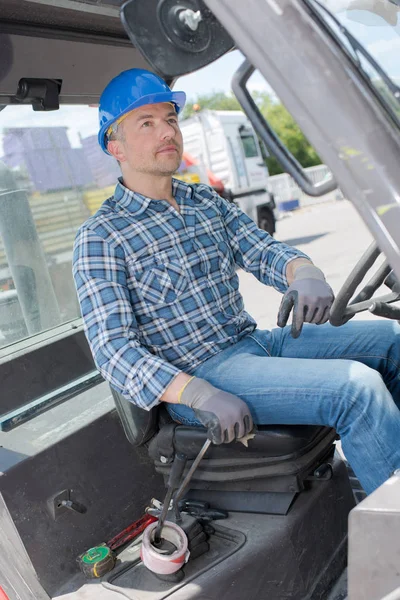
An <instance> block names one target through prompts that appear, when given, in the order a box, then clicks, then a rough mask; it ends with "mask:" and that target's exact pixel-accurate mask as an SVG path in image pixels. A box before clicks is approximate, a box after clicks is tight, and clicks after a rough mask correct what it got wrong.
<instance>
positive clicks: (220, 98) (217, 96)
mask: <svg viewBox="0 0 400 600" xmlns="http://www.w3.org/2000/svg"><path fill="white" fill-rule="evenodd" d="M196 104H198V105H199V106H200V109H201V110H202V109H204V108H208V109H210V110H242V108H241V106H240V104H239V102H238V101H237V100H236V98H235V96H234V95H233V94H225V93H224V92H212V93H211V94H200V95H199V96H197V98H196V100H188V102H186V106H185V108H184V109H183V114H182V117H183V119H187V118H188V117H191V116H192V115H193V114H194V113H195V112H196V111H195V110H194V108H193V106H194V105H196Z"/></svg>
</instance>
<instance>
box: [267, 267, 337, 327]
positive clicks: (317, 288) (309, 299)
mask: <svg viewBox="0 0 400 600" xmlns="http://www.w3.org/2000/svg"><path fill="white" fill-rule="evenodd" d="M333 300H334V294H333V291H332V289H331V287H330V286H329V285H328V284H327V283H326V281H325V277H324V274H323V273H322V271H321V270H320V269H318V268H317V267H314V265H311V264H310V265H305V266H301V267H299V268H298V269H296V271H295V274H294V281H293V283H292V284H291V285H290V286H289V288H288V289H287V291H286V292H285V294H284V296H283V298H282V302H281V305H280V307H279V313H278V326H279V327H285V325H286V324H287V321H288V318H289V315H290V312H291V310H292V309H293V316H292V332H291V333H292V337H294V338H297V337H299V335H300V333H301V330H302V328H303V323H315V324H317V325H321V324H322V323H326V322H327V321H328V319H329V310H330V307H331V306H332V302H333Z"/></svg>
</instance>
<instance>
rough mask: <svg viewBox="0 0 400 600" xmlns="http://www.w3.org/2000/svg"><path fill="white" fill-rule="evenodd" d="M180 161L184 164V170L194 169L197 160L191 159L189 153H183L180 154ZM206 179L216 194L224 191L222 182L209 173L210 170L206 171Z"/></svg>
mask: <svg viewBox="0 0 400 600" xmlns="http://www.w3.org/2000/svg"><path fill="white" fill-rule="evenodd" d="M182 161H183V162H184V163H185V167H186V168H187V167H193V166H194V167H195V166H196V165H198V162H197V160H196V159H195V158H193V156H192V155H191V154H189V152H184V153H183V154H182ZM207 177H208V180H209V182H210V185H211V186H212V187H213V188H214V189H215V191H216V192H218V194H221V193H222V192H223V191H224V189H225V187H224V184H223V183H222V181H221V180H220V179H219V178H218V177H217V176H216V175H214V173H213V172H212V171H210V169H207Z"/></svg>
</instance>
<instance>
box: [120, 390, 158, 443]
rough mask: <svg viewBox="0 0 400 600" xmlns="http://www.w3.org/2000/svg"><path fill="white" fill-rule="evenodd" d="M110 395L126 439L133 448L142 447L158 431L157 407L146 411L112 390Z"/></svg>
mask: <svg viewBox="0 0 400 600" xmlns="http://www.w3.org/2000/svg"><path fill="white" fill-rule="evenodd" d="M111 393H112V395H113V398H114V402H115V407H116V409H117V412H118V415H119V418H120V419H121V423H122V427H123V428H124V432H125V435H126V437H127V438H128V440H129V441H130V443H131V444H132V445H133V446H143V444H145V443H146V442H148V441H149V440H150V439H151V438H152V437H153V436H154V435H155V434H156V433H157V432H158V430H159V410H160V409H159V407H158V406H156V407H154V408H152V409H151V410H149V411H147V410H144V409H143V408H139V407H138V406H136V405H135V404H133V402H129V400H126V398H124V397H123V396H122V395H121V394H120V393H119V392H117V391H116V390H114V389H113V388H111Z"/></svg>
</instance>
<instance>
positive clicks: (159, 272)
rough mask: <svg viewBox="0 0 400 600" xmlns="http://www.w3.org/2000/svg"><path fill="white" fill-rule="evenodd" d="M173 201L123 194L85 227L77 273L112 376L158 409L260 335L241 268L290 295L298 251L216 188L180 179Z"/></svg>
mask: <svg viewBox="0 0 400 600" xmlns="http://www.w3.org/2000/svg"><path fill="white" fill-rule="evenodd" d="M172 185H173V194H174V197H175V199H176V201H177V203H178V205H179V208H180V214H179V213H178V212H177V211H176V210H175V209H174V208H173V207H172V206H171V205H170V204H169V203H168V202H167V201H159V200H158V201H157V200H152V199H151V198H147V197H144V196H142V195H140V194H137V193H135V192H132V191H131V190H129V189H127V188H126V187H124V185H123V184H122V182H121V181H120V182H119V183H118V185H117V187H116V189H115V194H114V196H112V197H111V198H109V199H108V200H106V201H105V202H104V204H103V205H102V206H101V208H100V209H99V210H98V212H97V213H96V214H95V215H94V216H92V217H91V218H89V219H88V221H86V223H84V224H83V225H82V227H81V228H80V229H79V231H78V234H77V237H76V241H75V247H74V257H73V273H74V278H75V284H76V288H77V292H78V297H79V302H80V306H81V312H82V316H83V321H84V328H85V333H86V336H87V338H88V341H89V344H90V347H91V351H92V354H93V357H94V361H95V363H96V366H97V367H98V369H99V371H100V373H101V374H102V376H103V377H104V378H105V379H106V380H107V381H108V382H109V383H110V384H111V385H112V386H113V387H114V388H115V389H116V390H118V391H119V392H121V393H122V394H123V395H124V396H125V397H126V398H127V399H129V400H130V401H132V402H134V403H135V404H137V405H138V406H140V407H141V408H144V409H147V410H150V409H151V408H152V407H153V406H155V405H156V404H157V403H158V402H159V401H160V398H161V397H162V395H163V393H164V391H165V390H166V388H167V387H168V386H169V385H170V383H171V382H172V380H173V379H174V378H175V377H176V375H178V373H180V372H181V371H185V372H186V373H189V374H190V373H191V372H192V371H193V370H194V369H195V368H196V367H197V366H198V365H199V364H200V363H202V362H203V361H205V360H207V359H208V358H210V357H211V356H213V355H214V354H216V353H217V352H220V351H221V350H223V349H224V348H226V347H228V346H229V345H231V344H235V343H236V342H237V341H238V340H240V339H241V338H242V337H243V336H245V335H247V334H249V333H251V332H252V331H254V329H255V328H256V323H255V321H254V320H253V319H252V317H251V316H250V315H249V314H248V313H247V312H246V311H245V310H244V306H243V300H242V296H241V294H240V293H239V289H238V288H239V280H238V277H237V274H236V266H239V267H241V268H242V269H244V270H245V271H248V272H250V273H252V274H253V275H255V277H257V279H259V280H260V281H261V282H263V283H265V284H266V285H271V286H273V287H275V288H276V289H277V290H279V291H280V292H284V291H285V290H286V289H287V287H288V283H287V280H286V267H287V265H288V263H289V262H290V261H291V260H293V259H295V258H299V257H305V258H307V257H306V256H305V255H304V254H303V253H301V252H299V251H298V250H296V249H294V248H291V247H290V246H287V245H286V244H283V243H281V242H278V241H277V240H275V239H274V238H273V237H271V236H270V235H269V234H268V233H266V232H265V231H262V230H260V229H258V228H257V226H256V225H255V223H254V222H253V221H252V220H251V219H249V217H247V216H246V215H245V214H244V213H243V212H241V211H240V209H239V208H238V207H237V206H235V205H234V204H231V203H229V202H228V201H226V200H224V199H223V198H221V197H220V196H218V194H216V193H215V192H214V191H213V190H212V189H211V188H210V187H208V186H206V185H202V184H196V185H187V184H186V183H183V182H181V181H178V180H175V179H174V180H173V184H172Z"/></svg>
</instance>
